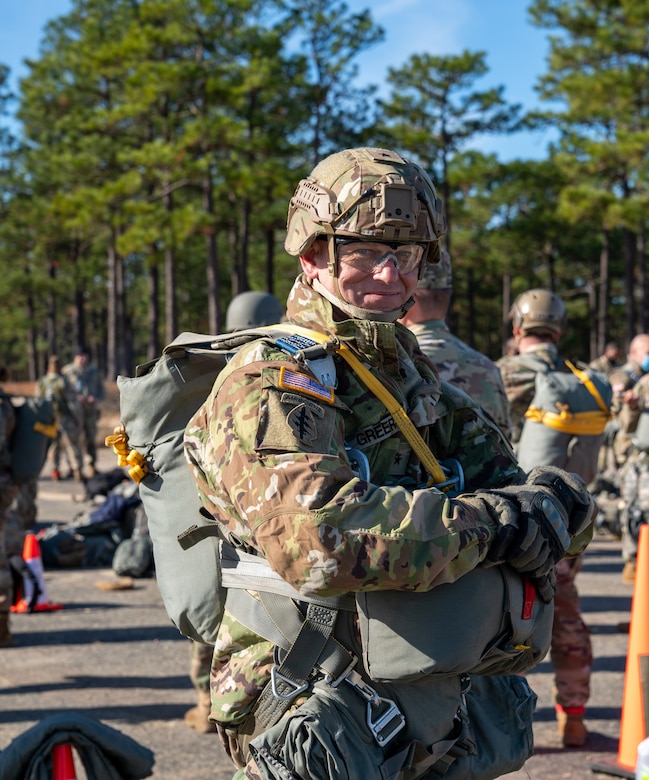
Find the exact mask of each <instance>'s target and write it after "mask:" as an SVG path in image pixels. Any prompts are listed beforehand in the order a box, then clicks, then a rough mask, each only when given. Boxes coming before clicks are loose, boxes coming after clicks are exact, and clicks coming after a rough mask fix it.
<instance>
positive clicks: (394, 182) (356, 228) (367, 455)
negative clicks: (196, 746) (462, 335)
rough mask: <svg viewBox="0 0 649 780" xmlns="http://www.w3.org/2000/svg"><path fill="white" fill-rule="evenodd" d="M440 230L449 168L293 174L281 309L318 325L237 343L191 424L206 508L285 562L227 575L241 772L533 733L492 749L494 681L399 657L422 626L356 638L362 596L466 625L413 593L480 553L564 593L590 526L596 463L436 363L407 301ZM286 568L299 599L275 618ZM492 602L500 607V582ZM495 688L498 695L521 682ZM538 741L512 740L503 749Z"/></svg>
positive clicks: (424, 752)
mask: <svg viewBox="0 0 649 780" xmlns="http://www.w3.org/2000/svg"><path fill="white" fill-rule="evenodd" d="M444 231H445V224H444V218H443V215H442V204H441V202H440V200H439V198H438V197H437V194H436V191H435V187H434V185H433V183H432V182H431V181H430V179H429V177H428V176H427V174H426V173H425V172H424V171H423V170H422V169H421V168H420V167H419V166H418V165H416V164H414V163H413V162H411V161H409V160H407V159H405V158H404V157H402V156H401V155H399V154H397V153H395V152H391V151H388V150H385V149H371V148H360V149H347V150H344V151H342V152H339V153H336V154H333V155H331V156H330V157H328V158H326V159H325V160H323V161H322V162H321V163H320V164H319V165H317V166H316V168H315V169H314V170H313V172H312V173H311V175H310V176H309V177H308V178H306V179H304V180H302V181H301V182H300V183H299V184H298V186H297V189H296V191H295V194H294V196H293V198H292V200H291V203H290V207H289V213H288V222H287V237H286V242H285V247H286V250H287V252H288V253H289V254H291V255H296V256H299V263H300V268H301V273H300V275H299V276H298V277H297V279H296V281H295V284H294V286H293V289H292V291H291V293H290V295H289V299H288V306H287V317H288V322H289V324H290V323H293V324H295V325H301V326H302V327H303V328H309V329H310V331H311V332H312V333H314V334H315V336H314V337H313V338H308V337H306V336H304V335H303V334H296V335H295V336H294V337H287V338H284V339H278V340H272V339H271V338H270V337H268V338H266V339H262V340H259V341H254V342H252V343H250V344H247V345H245V346H243V347H242V348H241V349H240V351H238V352H237V354H236V355H234V356H233V358H232V360H231V361H230V362H229V363H228V365H227V366H226V368H225V369H224V370H223V371H222V372H221V373H220V375H219V377H218V379H217V380H216V382H215V384H214V387H213V390H212V392H211V394H210V396H209V397H208V399H207V400H206V401H205V403H204V404H203V406H202V407H201V408H200V409H199V410H198V412H197V413H196V414H195V415H194V417H193V418H192V420H191V421H190V422H189V424H188V426H187V429H186V432H185V448H186V454H187V457H188V460H189V462H190V465H191V466H192V468H193V470H194V476H195V479H196V482H197V486H198V491H199V494H200V496H201V499H202V502H203V505H204V508H205V510H206V511H207V512H209V514H210V515H212V516H213V517H214V518H215V520H216V522H217V525H218V527H219V529H220V531H221V533H222V535H223V537H224V538H225V539H226V541H227V542H228V543H229V544H230V546H231V548H232V549H233V550H234V552H233V555H234V557H235V558H236V557H237V555H238V554H241V555H242V554H243V553H244V551H247V552H248V553H249V555H250V559H251V561H253V562H254V561H256V560H261V561H263V562H265V565H266V566H268V567H269V569H268V576H267V581H268V582H269V583H273V584H272V585H268V588H270V589H271V591H272V592H267V591H266V590H265V589H264V586H265V585H266V584H267V582H266V580H264V581H263V582H262V578H261V577H258V578H257V581H258V582H259V585H258V586H257V588H253V589H252V590H253V591H256V592H255V593H253V594H252V596H251V595H250V593H249V591H250V587H249V586H248V587H244V588H243V589H241V590H237V589H236V588H233V587H231V586H228V595H227V600H226V605H225V612H224V615H223V619H222V622H221V626H220V629H219V633H218V637H217V642H216V646H215V651H214V658H213V662H212V675H211V693H212V716H211V718H212V720H213V721H215V722H216V724H217V729H218V732H219V735H220V737H221V740H222V743H223V746H224V748H225V750H226V751H227V753H228V755H229V756H230V757H231V759H232V761H233V762H234V764H235V765H236V766H237V767H238V768H239V770H238V771H237V773H236V774H235V778H237V779H239V778H243V777H246V778H265V779H266V780H267V779H268V778H280V777H288V776H291V777H300V778H323V780H324V779H325V778H331V777H343V776H346V777H363V778H368V780H370V779H371V778H377V779H378V778H379V777H385V776H387V775H388V774H389V775H390V776H396V775H397V774H401V773H407V774H408V776H409V777H412V778H413V780H414V778H416V777H421V776H423V775H424V774H428V773H432V772H439V773H440V774H443V773H444V772H445V771H446V770H447V769H448V767H449V765H451V764H452V763H453V762H454V761H456V760H457V761H460V762H465V763H464V764H463V765H464V766H465V767H466V766H467V765H470V767H473V768H475V767H477V765H480V767H479V769H480V771H481V774H480V776H481V777H483V778H488V777H495V776H499V775H500V774H502V773H503V766H502V764H499V761H501V760H502V759H501V756H503V755H504V754H505V753H507V752H509V748H510V747H512V745H513V744H514V743H515V741H516V740H517V739H518V738H519V736H520V734H519V733H513V732H518V728H514V729H512V733H511V734H509V733H508V734H505V733H504V732H503V731H501V732H500V733H499V735H498V739H502V740H503V741H506V742H507V744H503V745H501V747H502V748H503V749H502V750H498V749H496V750H494V749H493V747H492V748H491V749H490V750H483V749H481V747H480V745H476V742H475V739H474V737H475V734H473V732H472V729H471V726H470V724H469V716H468V714H467V709H466V707H465V702H466V700H467V699H469V700H473V699H474V698H480V695H479V693H476V692H473V691H472V692H467V686H468V683H469V680H470V678H469V677H468V675H467V674H463V673H460V672H459V671H458V670H457V669H455V670H454V671H452V672H449V673H448V674H427V673H424V672H422V671H421V670H420V671H419V672H417V671H414V672H412V673H410V672H409V671H406V670H404V669H402V668H401V667H402V665H403V664H404V663H408V661H409V659H410V657H411V655H412V651H413V650H414V648H412V647H410V651H408V649H406V647H405V644H404V642H403V638H402V634H401V632H399V631H395V632H394V636H391V638H390V640H389V641H386V642H379V643H378V644H379V647H378V648H374V653H378V655H374V654H373V641H372V640H371V639H370V638H369V637H365V640H364V641H363V645H362V646H361V643H360V635H359V626H360V625H361V623H360V621H361V617H362V615H361V613H362V608H361V606H360V605H361V603H362V602H363V599H364V598H365V597H367V598H368V599H371V597H375V598H376V599H378V609H379V613H380V614H381V615H383V614H384V610H385V608H386V600H390V601H393V600H396V604H395V610H396V613H395V612H392V613H391V614H393V615H395V617H396V616H397V615H398V616H403V615H404V614H405V615H406V616H410V617H412V618H413V620H412V623H413V630H415V631H418V632H420V635H421V637H422V638H423V637H425V636H430V635H435V636H437V637H438V638H439V639H440V640H445V639H446V638H448V639H449V640H450V639H452V637H453V631H452V628H451V627H449V626H444V630H443V632H437V631H434V630H431V629H433V628H434V627H433V626H431V625H422V624H421V617H420V615H421V612H420V610H419V609H418V607H419V606H421V605H422V598H424V597H427V596H428V595H429V594H433V595H434V593H435V591H436V588H437V587H438V586H441V585H443V584H446V585H447V587H448V588H449V589H451V591H453V589H454V588H455V583H456V581H461V580H462V578H463V577H464V576H467V577H470V576H471V574H472V573H473V570H474V569H476V567H479V566H480V564H482V563H483V562H486V563H489V564H491V565H490V567H489V568H485V569H484V571H485V572H493V573H498V572H499V571H500V570H501V569H502V568H505V567H501V566H500V564H501V563H503V562H507V563H508V564H510V565H511V566H512V567H513V569H514V570H515V571H517V572H525V574H526V576H529V577H531V579H532V581H533V582H534V583H535V585H536V588H537V591H538V599H539V600H538V601H536V600H535V603H536V604H537V605H538V604H540V603H541V602H540V600H541V599H543V600H545V601H546V602H551V600H552V595H553V588H552V579H553V577H552V573H553V569H554V564H555V563H556V562H557V561H558V560H559V559H560V558H562V557H563V555H564V554H566V551H568V554H572V553H576V552H578V551H579V550H581V549H583V546H584V544H585V543H586V539H585V536H584V534H585V535H586V536H588V535H589V533H592V525H591V519H592V502H591V499H590V497H589V496H588V494H587V491H586V490H585V486H584V485H583V483H581V481H579V480H577V479H573V477H572V476H570V475H568V474H566V473H565V472H562V471H560V470H559V469H549V470H536V471H534V472H533V473H531V474H530V475H528V476H527V477H526V476H525V475H524V474H523V473H522V472H521V470H520V469H519V468H518V466H517V464H516V461H515V459H514V456H513V453H512V452H511V449H510V447H509V444H508V442H507V441H506V440H505V438H504V436H503V435H502V433H501V432H500V430H499V429H498V427H497V426H496V425H495V424H494V423H493V422H492V421H491V420H490V419H489V418H487V416H486V415H484V414H483V413H482V411H481V410H480V408H479V407H478V405H477V404H476V403H475V402H474V401H472V400H471V399H470V398H469V397H468V396H467V395H466V394H464V393H463V392H462V391H460V390H457V389H456V388H454V387H452V386H451V385H447V384H445V383H443V382H441V381H440V380H439V378H438V376H437V374H436V372H435V369H434V366H433V364H432V363H431V361H430V360H429V359H428V358H426V357H425V356H424V355H423V353H422V352H421V351H420V350H419V348H418V346H417V341H416V339H415V337H414V336H413V334H412V333H410V332H409V331H408V329H407V328H405V327H403V326H402V325H400V324H399V323H398V322H397V320H398V319H399V318H400V317H403V316H404V314H405V312H406V311H407V309H408V308H409V307H410V306H411V305H412V298H413V295H414V292H415V290H416V287H417V282H418V279H419V278H420V276H421V274H422V272H423V269H424V264H425V263H428V262H431V263H436V262H437V261H438V259H439V239H440V237H441V236H442V235H443V234H444ZM316 336H317V338H316ZM323 344H324V346H322V345H323ZM368 387H371V388H372V389H371V390H370V389H368ZM386 391H389V400H386V397H385V393H386ZM395 401H396V403H393V402H395ZM390 410H391V411H390ZM413 431H414V433H413ZM444 463H447V464H448V465H447V468H446V470H444V467H443V464H444ZM453 468H455V469H456V470H455V471H454V470H453ZM453 487H454V488H455V489H454V490H452V488H453ZM589 529H591V530H590V531H589ZM528 543H529V545H530V546H528ZM523 546H524V547H525V551H524V550H523ZM237 551H238V552H237ZM508 570H509V569H508ZM514 576H516V578H517V581H518V582H520V580H518V575H517V574H515V575H514ZM287 589H288V591H289V593H290V595H289V596H288V598H286V600H285V602H287V603H285V602H284V601H283V602H282V604H283V605H284V606H285V607H287V609H288V612H287V616H286V619H281V620H273V619H271V618H270V616H272V614H273V608H274V607H275V606H276V605H277V598H280V600H281V598H282V597H281V596H280V595H279V594H280V593H282V594H285V592H286V590H287ZM412 591H417V593H415V594H413V593H412ZM445 592H446V591H445V590H443V591H440V593H445ZM247 596H248V597H250V598H249V599H248V600H247V601H245V599H246V597H247ZM440 598H442V597H441V596H440ZM239 599H244V601H245V603H246V604H249V606H250V609H251V610H253V611H254V615H255V617H258V618H259V620H260V623H259V624H258V623H257V622H256V621H255V619H254V618H253V617H252V616H251V615H250V614H248V613H247V612H245V613H241V612H240V611H238V609H237V605H238V604H239ZM411 599H415V600H417V604H416V605H415V604H413V601H412V600H411ZM490 599H491V601H492V602H495V601H496V599H493V597H491V596H490ZM371 600H372V602H373V603H374V599H373V598H372V599H371ZM424 600H425V601H427V598H424ZM469 601H470V599H469ZM465 606H467V607H470V604H466V605H465ZM492 606H493V609H494V610H496V611H497V612H498V618H499V620H500V618H502V612H501V609H502V606H501V603H500V602H499V603H498V604H495V603H493V604H492ZM266 610H267V612H266ZM461 612H462V608H461V607H460V606H459V605H458V607H457V609H452V612H451V614H458V619H461V618H460V617H459V615H460V613H461ZM266 614H267V617H264V615H266ZM386 621H387V624H388V625H391V623H390V618H384V619H381V617H380V616H379V617H378V618H377V622H376V623H373V625H375V626H376V628H377V629H378V628H379V624H380V625H381V626H384V625H386ZM363 625H366V624H365V623H363ZM296 626H299V629H296V630H295V631H293V629H294V628H295V627H296ZM470 628H471V630H472V632H473V635H475V633H476V631H477V629H476V628H475V626H474V624H473V622H472V621H471V626H470ZM442 634H443V636H441V635H442ZM481 640H484V641H487V640H488V638H487V637H478V639H477V641H478V643H480V641H481ZM483 646H484V645H483ZM386 654H387V657H390V658H392V659H393V660H394V665H392V664H390V669H389V670H388V671H389V672H390V674H389V676H388V677H387V681H386V678H385V677H381V676H380V675H376V676H378V677H379V678H380V681H377V680H376V679H375V678H374V677H372V676H371V674H370V670H372V669H373V663H374V659H376V658H379V659H384V658H386ZM361 659H363V660H361ZM498 680H499V681H501V682H503V681H505V678H503V677H498ZM506 680H507V681H510V683H511V685H514V683H515V684H516V685H517V686H519V685H525V682H524V679H523V678H521V677H518V676H515V675H509V676H508V677H507V678H506ZM490 681H491V682H492V683H493V684H495V681H496V678H484V680H483V679H471V684H472V685H473V686H474V689H479V688H480V685H481V684H484V685H486V684H488V683H489V682H490ZM506 684H508V685H509V682H508V683H506ZM530 693H531V692H530V691H529V689H527V692H526V693H525V694H524V697H523V700H525V701H527V702H529V701H530ZM314 694H317V695H314ZM503 696H504V694H503ZM482 698H483V700H484V701H483V703H484V704H485V706H487V705H490V706H494V707H496V708H499V711H500V713H501V714H503V715H507V714H508V713H509V712H511V711H514V710H516V711H518V704H520V705H522V701H523V700H522V699H518V703H517V705H516V706H512V702H511V698H509V697H505V698H501V697H500V696H495V697H490V696H487V695H484V694H483V697H482ZM529 721H531V712H530V717H529ZM526 733H528V735H529V732H526ZM528 750H529V747H527V748H525V749H524V751H523V753H520V752H517V751H516V750H515V751H514V753H515V755H516V758H515V759H514V760H513V761H512V763H510V764H509V765H508V768H507V770H506V771H511V769H513V768H516V767H517V766H520V765H521V764H522V762H523V761H524V760H525V758H526V757H527V751H528ZM496 764H498V765H496ZM476 771H477V769H476ZM472 772H473V769H469V768H467V769H466V771H465V772H464V774H461V775H457V776H458V777H459V776H463V777H469V776H477V775H474V774H472Z"/></svg>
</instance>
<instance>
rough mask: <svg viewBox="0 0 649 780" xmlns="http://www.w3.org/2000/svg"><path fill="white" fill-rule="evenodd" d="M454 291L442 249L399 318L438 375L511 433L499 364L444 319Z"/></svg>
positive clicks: (445, 254) (505, 431)
mask: <svg viewBox="0 0 649 780" xmlns="http://www.w3.org/2000/svg"><path fill="white" fill-rule="evenodd" d="M452 294H453V271H452V268H451V256H450V255H449V253H448V252H447V251H446V250H445V249H443V250H442V251H441V253H440V261H439V263H437V264H436V265H430V264H427V265H426V266H425V269H424V272H423V273H422V276H421V279H420V280H419V282H418V283H417V291H416V292H415V303H414V305H413V306H412V308H410V309H409V310H408V311H407V312H406V314H405V316H404V317H402V318H401V319H400V320H399V322H401V324H402V325H405V326H406V327H407V328H409V329H410V330H411V331H412V332H413V333H414V334H415V336H416V337H417V341H418V342H419V347H420V349H421V351H422V352H423V353H424V355H427V356H428V357H429V358H430V359H431V360H432V361H433V363H434V364H435V368H436V369H437V373H438V374H439V378H440V379H443V380H444V381H445V382H450V383H451V384H452V385H455V387H459V388H460V389H461V390H464V392H465V393H467V394H468V395H470V396H471V398H473V399H474V400H475V401H477V402H478V403H479V404H480V406H482V408H483V409H484V410H485V411H486V412H488V413H489V414H490V415H491V416H492V417H493V419H494V421H495V422H496V423H497V424H498V426H499V427H500V429H501V430H502V431H503V433H504V434H505V435H506V436H509V435H510V434H511V420H510V417H509V403H508V401H507V395H506V394H505V388H504V387H503V381H502V378H501V376H500V371H499V370H498V366H497V365H496V364H495V363H494V362H493V361H491V360H490V359H489V358H488V357H487V356H486V355H483V354H482V352H478V351H477V350H475V349H473V348H472V347H470V346H469V345H468V344H465V343H464V342H463V341H462V339H460V338H458V337H457V336H455V335H454V334H453V333H451V331H450V330H449V327H448V325H447V324H446V322H445V319H446V315H447V314H448V309H449V306H450V304H451V296H452Z"/></svg>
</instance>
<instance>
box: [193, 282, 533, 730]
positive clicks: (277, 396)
mask: <svg viewBox="0 0 649 780" xmlns="http://www.w3.org/2000/svg"><path fill="white" fill-rule="evenodd" d="M287 313H288V317H289V320H290V321H292V322H295V323H297V324H300V325H302V326H304V327H308V328H312V329H316V330H318V331H320V332H323V333H327V334H330V335H332V336H336V337H337V338H340V339H341V340H344V341H345V343H346V344H348V345H349V346H350V348H352V349H353V350H354V352H355V353H356V354H357V356H359V357H360V358H361V359H362V361H363V362H364V363H365V364H366V365H367V366H369V367H370V369H371V371H372V373H373V374H374V376H375V377H378V378H379V379H380V380H381V382H382V384H383V385H384V386H385V387H387V388H389V389H390V391H391V392H392V394H393V395H395V396H396V397H397V398H398V399H399V401H400V402H401V403H402V404H403V405H404V408H406V410H407V412H408V415H409V417H410V419H411V420H412V421H413V423H414V424H415V425H416V427H417V428H418V429H419V431H420V433H421V434H422V436H423V437H424V438H425V439H427V441H428V443H429V445H430V446H431V448H432V450H433V451H434V453H435V454H436V456H437V458H438V459H440V460H443V459H445V458H449V457H454V458H457V459H458V460H459V461H460V463H461V464H462V465H463V467H464V472H465V478H466V488H467V490H468V491H471V490H475V489H477V488H478V487H483V488H488V487H493V486H497V485H502V484H505V483H508V482H509V481H511V480H512V479H514V478H518V477H519V475H520V473H521V472H520V470H519V469H518V466H517V464H516V461H515V459H514V456H513V453H512V451H511V449H510V447H509V445H508V443H507V441H506V439H505V438H504V437H503V435H502V433H501V432H500V430H499V429H498V428H497V426H496V425H495V424H494V423H493V422H491V421H490V420H489V419H488V418H487V417H486V416H485V415H483V414H482V412H481V410H480V409H479V407H478V406H477V404H476V403H475V402H474V401H472V400H471V399H470V398H469V397H468V396H466V395H465V394H464V393H463V392H461V391H460V390H457V389H455V388H453V387H452V386H450V385H446V384H444V383H441V382H440V381H439V379H438V377H437V375H436V373H435V371H434V368H433V365H432V363H431V362H430V361H429V360H428V359H427V358H426V357H425V356H424V355H423V354H422V353H421V352H420V351H419V349H418V346H417V341H416V339H415V337H414V336H413V335H412V334H411V333H410V332H409V331H408V330H407V329H406V328H405V327H403V326H401V325H399V324H396V325H395V324H392V323H377V322H369V321H361V320H345V321H343V322H335V321H334V318H333V312H332V307H331V304H330V303H329V302H327V301H326V300H325V299H324V298H322V297H321V296H320V295H318V294H317V293H316V292H315V291H313V289H312V288H311V287H310V286H308V285H307V284H306V283H305V281H304V280H303V279H302V278H301V277H300V278H298V280H297V281H296V284H295V285H294V287H293V290H292V292H291V295H290V297H289V301H288V308H287ZM336 368H337V387H336V389H335V393H334V392H332V391H331V390H330V389H329V388H326V387H324V386H323V385H321V384H320V383H319V382H317V381H316V380H315V379H313V378H312V377H310V376H308V371H307V370H306V369H305V367H304V366H303V365H301V364H298V363H296V362H295V361H294V360H293V359H292V358H291V357H290V356H289V355H288V354H286V353H285V352H284V351H282V350H280V349H279V348H278V347H277V346H275V345H274V344H272V343H270V342H268V341H259V342H254V343H253V344H250V345H247V346H246V347H244V348H243V349H242V350H241V351H240V352H239V353H238V354H237V355H236V356H235V357H234V358H233V360H232V361H231V362H230V363H229V364H228V366H227V367H226V368H225V369H224V370H223V371H222V372H221V374H220V376H219V378H218V379H217V381H216V383H215V385H214V388H213V391H212V393H211V395H210V396H209V397H208V399H207V401H206V402H205V404H204V405H203V406H202V408H201V409H199V410H198V412H197V413H196V415H195V416H194V417H193V418H192V420H191V421H190V423H189V425H188V427H187V430H186V434H185V446H186V453H187V456H188V459H189V461H190V464H191V465H192V468H193V470H194V475H195V478H196V481H197V485H198V489H199V493H200V495H201V499H202V502H203V504H204V506H205V507H206V508H207V510H208V511H209V512H210V513H211V514H213V515H214V516H215V517H217V518H218V520H219V521H220V522H221V523H222V524H223V525H224V527H225V529H226V532H227V533H228V534H231V535H234V536H235V537H237V539H239V540H241V541H242V542H244V543H245V544H247V545H248V546H249V547H252V548H254V549H256V550H257V551H259V552H260V553H261V554H263V555H264V556H265V557H266V559H267V560H268V562H269V563H270V565H271V567H272V568H273V569H275V571H277V572H279V573H280V574H281V575H282V577H283V578H284V579H286V580H287V581H288V582H290V583H291V584H292V585H293V586H294V587H295V588H296V589H297V590H298V591H300V592H302V593H305V594H321V595H333V594H338V593H345V592H350V591H361V590H370V589H374V590H381V589H392V590H399V589H402V590H428V589H430V588H432V587H434V586H435V585H437V584H440V583H443V582H450V581H454V580H455V579H457V578H458V577H460V576H461V575H462V574H463V573H465V572H467V571H469V570H471V569H473V568H474V567H475V566H476V565H477V564H479V563H480V562H481V561H482V560H483V559H484V557H485V555H486V552H487V549H488V545H489V542H490V541H491V539H492V538H493V535H494V531H495V529H496V520H495V518H491V517H489V516H488V515H487V514H486V513H485V512H484V511H482V510H481V509H480V506H479V502H478V501H472V500H471V497H468V498H463V497H458V498H454V499H449V498H448V497H447V496H446V495H445V494H443V493H441V492H440V491H439V490H437V489H434V488H431V489H421V485H422V482H425V480H426V476H425V475H424V474H423V473H422V469H421V466H420V464H419V460H418V458H417V457H416V456H415V455H414V454H413V452H412V451H411V448H410V446H409V444H408V443H407V441H405V439H404V437H403V436H402V434H401V433H400V431H399V430H398V429H397V428H396V425H395V424H394V423H393V421H392V418H391V417H390V415H389V413H388V412H387V410H386V408H385V407H384V405H383V404H382V403H381V402H380V401H379V400H378V399H377V398H376V397H375V396H374V395H373V394H372V393H371V392H369V391H368V390H367V389H366V388H365V387H364V385H363V384H362V383H361V382H360V380H359V379H358V377H357V376H355V374H354V373H353V372H352V371H351V369H350V368H348V366H347V364H346V363H344V362H343V361H342V360H340V359H337V366H336ZM349 445H351V446H353V447H355V448H358V449H361V450H362V451H363V452H364V453H365V455H366V456H367V458H368V460H369V465H370V473H371V481H369V482H368V481H364V480H363V479H360V478H359V476H357V474H356V473H355V472H354V471H353V469H352V467H351V465H350V461H349V459H348V457H347V453H346V449H345V448H346V446H349ZM271 663H272V647H271V646H270V644H269V643H268V642H264V641H262V640H261V639H260V638H259V637H254V635H252V634H251V632H249V631H247V630H246V629H245V628H243V627H242V626H241V625H240V624H238V623H237V621H236V620H234V618H232V616H230V615H229V614H228V613H227V611H226V615H225V617H224V620H223V622H222V625H221V629H220V632H219V636H218V639H217V643H216V648H215V655H214V663H213V672H214V673H215V677H213V680H212V700H213V708H214V709H213V711H214V712H215V713H216V718H217V719H218V720H219V721H221V722H229V723H235V722H237V721H240V720H242V719H243V718H244V717H245V714H246V712H247V710H248V709H249V708H250V706H252V704H253V703H254V700H255V698H256V697H257V696H258V695H259V693H260V691H261V689H262V688H263V685H264V684H265V682H266V680H267V679H268V668H269V666H270V664H271Z"/></svg>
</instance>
